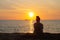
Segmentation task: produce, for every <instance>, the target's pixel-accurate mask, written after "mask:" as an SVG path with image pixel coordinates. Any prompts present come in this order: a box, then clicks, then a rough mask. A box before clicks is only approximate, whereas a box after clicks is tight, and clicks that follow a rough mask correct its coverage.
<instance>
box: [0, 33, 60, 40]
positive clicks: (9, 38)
mask: <svg viewBox="0 0 60 40" xmlns="http://www.w3.org/2000/svg"><path fill="white" fill-rule="evenodd" d="M0 40H60V34H49V33H43V34H40V35H34V34H30V33H27V34H24V33H0Z"/></svg>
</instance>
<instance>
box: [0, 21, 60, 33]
mask: <svg viewBox="0 0 60 40" xmlns="http://www.w3.org/2000/svg"><path fill="white" fill-rule="evenodd" d="M34 23H35V21H22V20H0V33H33V31H34V28H33V24H34ZM41 23H42V24H43V25H44V29H43V30H44V32H48V33H60V20H44V21H41Z"/></svg>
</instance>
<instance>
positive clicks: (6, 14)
mask: <svg viewBox="0 0 60 40" xmlns="http://www.w3.org/2000/svg"><path fill="white" fill-rule="evenodd" d="M30 11H33V12H34V14H35V16H36V14H37V15H39V16H40V17H41V19H42V20H60V0H0V20H24V19H29V17H28V12H30ZM34 19H35V18H34Z"/></svg>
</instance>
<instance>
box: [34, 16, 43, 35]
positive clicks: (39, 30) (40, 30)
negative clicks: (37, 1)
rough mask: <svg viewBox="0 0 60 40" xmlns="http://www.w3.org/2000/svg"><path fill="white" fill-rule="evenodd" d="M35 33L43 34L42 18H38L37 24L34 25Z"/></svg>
mask: <svg viewBox="0 0 60 40" xmlns="http://www.w3.org/2000/svg"><path fill="white" fill-rule="evenodd" d="M34 33H35V34H36V35H40V34H42V33H43V24H42V23H40V17H39V16H36V23H34Z"/></svg>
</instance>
